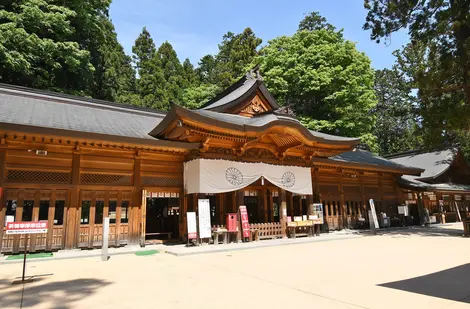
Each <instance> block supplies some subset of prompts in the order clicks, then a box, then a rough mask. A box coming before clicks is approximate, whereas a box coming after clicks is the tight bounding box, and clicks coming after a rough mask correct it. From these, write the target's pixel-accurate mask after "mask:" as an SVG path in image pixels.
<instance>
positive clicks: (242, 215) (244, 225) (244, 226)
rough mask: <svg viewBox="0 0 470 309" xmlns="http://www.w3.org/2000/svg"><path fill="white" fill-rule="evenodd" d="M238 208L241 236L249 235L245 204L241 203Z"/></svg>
mask: <svg viewBox="0 0 470 309" xmlns="http://www.w3.org/2000/svg"><path fill="white" fill-rule="evenodd" d="M238 210H239V212H240V220H241V221H240V222H241V224H242V232H243V237H244V238H245V237H250V223H249V222H248V213H247V212H246V206H244V205H241V206H240V207H239V208H238Z"/></svg>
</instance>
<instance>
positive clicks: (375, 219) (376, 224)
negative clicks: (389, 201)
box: [369, 199, 379, 229]
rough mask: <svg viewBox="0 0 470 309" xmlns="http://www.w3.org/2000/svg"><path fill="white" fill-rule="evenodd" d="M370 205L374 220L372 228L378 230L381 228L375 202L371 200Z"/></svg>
mask: <svg viewBox="0 0 470 309" xmlns="http://www.w3.org/2000/svg"><path fill="white" fill-rule="evenodd" d="M369 204H370V212H371V215H372V219H373V220H372V221H373V222H371V223H373V226H372V224H371V228H376V229H378V228H379V220H377V213H376V212H375V205H374V200H373V199H370V200H369ZM369 222H370V216H369Z"/></svg>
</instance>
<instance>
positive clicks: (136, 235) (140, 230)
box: [129, 157, 147, 245]
mask: <svg viewBox="0 0 470 309" xmlns="http://www.w3.org/2000/svg"><path fill="white" fill-rule="evenodd" d="M141 164H142V159H141V158H140V157H135V158H134V175H133V179H132V183H133V185H134V200H133V203H132V205H129V207H130V209H129V213H130V217H129V243H130V244H131V245H137V244H139V242H140V243H141V245H142V241H143V240H144V239H142V237H144V238H145V216H146V211H147V209H145V208H146V196H145V194H144V195H143V194H142V187H141V177H140V176H141Z"/></svg>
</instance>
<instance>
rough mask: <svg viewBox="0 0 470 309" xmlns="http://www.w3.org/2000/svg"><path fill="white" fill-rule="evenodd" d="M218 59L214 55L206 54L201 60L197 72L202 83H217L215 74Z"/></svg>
mask: <svg viewBox="0 0 470 309" xmlns="http://www.w3.org/2000/svg"><path fill="white" fill-rule="evenodd" d="M215 67H216V61H215V58H214V56H212V55H205V56H204V57H202V58H201V60H199V63H198V67H197V69H196V73H197V75H198V77H199V80H200V81H201V82H202V83H210V84H216V83H217V81H216V76H215Z"/></svg>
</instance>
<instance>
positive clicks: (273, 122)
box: [0, 72, 423, 253]
mask: <svg viewBox="0 0 470 309" xmlns="http://www.w3.org/2000/svg"><path fill="white" fill-rule="evenodd" d="M359 142H360V141H359V140H358V139H356V138H347V137H340V136H333V135H329V134H324V133H320V132H315V131H311V130H308V129H307V128H305V127H304V126H302V124H301V123H300V122H299V121H298V120H296V119H295V118H294V117H293V116H292V115H290V114H289V110H288V109H285V108H280V106H279V105H278V104H277V102H276V100H275V99H274V98H273V97H272V95H271V94H270V93H269V91H268V90H267V88H266V87H265V85H264V83H263V80H262V78H261V76H260V75H259V73H258V72H250V73H248V74H247V75H246V76H244V77H243V78H242V79H240V80H239V81H238V82H236V83H235V84H234V85H232V86H230V87H229V88H227V89H226V90H224V91H223V92H222V93H220V94H219V95H218V96H217V97H215V98H214V99H213V100H211V101H210V102H208V103H207V104H206V105H205V106H204V107H202V108H201V109H198V110H188V109H186V108H184V107H181V106H178V105H173V106H172V108H171V110H170V111H169V112H162V111H156V110H152V109H146V108H140V107H135V106H129V105H124V104H117V103H111V102H104V101H99V100H93V99H86V98H81V97H75V96H69V95H64V94H59V93H52V92H44V91H38V90H33V89H27V88H22V87H15V86H10V85H0V187H1V188H2V190H1V192H2V194H1V196H0V251H1V252H5V253H17V252H19V251H20V250H22V248H23V247H24V238H23V237H22V236H20V235H14V236H13V235H6V233H5V228H4V226H5V224H6V222H9V221H37V220H47V221H48V223H49V227H50V228H49V231H48V233H47V234H44V235H42V234H41V235H36V236H33V237H32V238H31V246H30V251H36V250H57V249H72V248H93V247H98V246H100V245H101V240H102V230H103V218H104V217H109V218H110V222H111V226H110V235H109V239H110V243H111V244H112V245H115V246H122V245H126V244H141V245H143V244H145V243H147V242H150V241H152V240H153V239H156V238H166V237H168V238H172V239H179V240H184V239H185V237H186V226H187V223H186V213H187V212H188V211H196V209H197V200H198V199H199V198H208V199H209V200H210V204H211V212H210V215H211V222H212V224H213V225H224V223H225V215H226V214H227V213H231V212H236V210H237V208H238V206H239V205H246V206H247V209H248V215H249V220H250V222H251V223H258V224H260V226H261V225H262V224H263V223H271V224H270V225H269V226H270V229H271V230H270V233H274V234H275V235H274V236H279V237H282V236H285V235H286V222H287V220H288V217H293V216H302V215H308V214H309V209H310V207H308V206H309V205H311V204H312V203H313V202H322V203H323V205H324V219H325V224H324V226H323V228H324V229H330V230H333V229H342V228H355V227H357V226H358V225H359V223H360V222H364V219H365V218H366V217H367V216H366V214H367V209H368V202H367V201H368V200H369V199H374V201H375V205H376V208H377V212H385V213H387V214H388V215H393V214H396V212H397V211H396V206H397V205H398V204H401V203H402V202H403V200H402V191H401V188H400V186H399V183H398V179H400V177H401V176H402V175H409V176H419V175H420V174H421V172H423V169H420V168H414V167H409V166H407V165H404V164H400V163H397V162H393V161H389V160H387V159H384V158H380V157H377V156H373V155H372V154H370V153H368V152H366V151H362V150H357V149H356V146H357V145H358V144H359ZM366 221H367V220H366ZM273 226H275V229H273ZM273 231H274V232H273ZM272 236H273V235H270V237H272Z"/></svg>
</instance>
